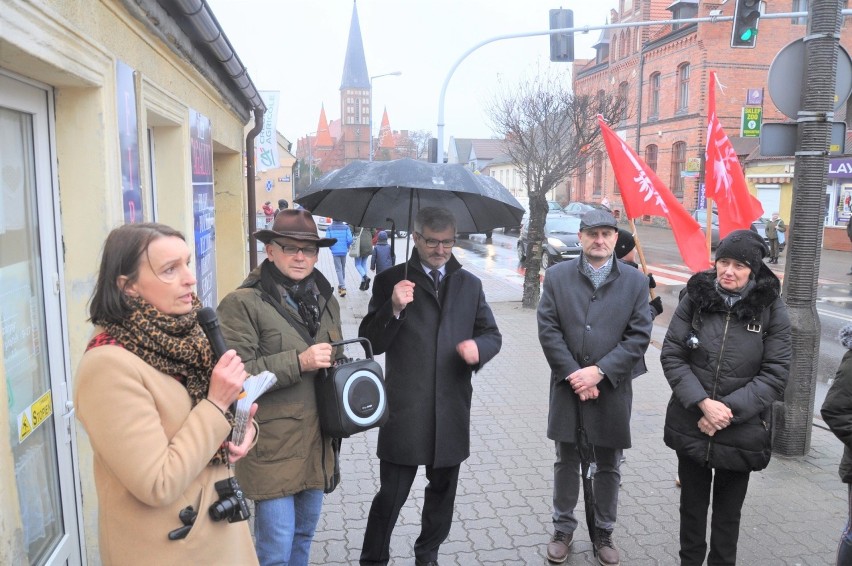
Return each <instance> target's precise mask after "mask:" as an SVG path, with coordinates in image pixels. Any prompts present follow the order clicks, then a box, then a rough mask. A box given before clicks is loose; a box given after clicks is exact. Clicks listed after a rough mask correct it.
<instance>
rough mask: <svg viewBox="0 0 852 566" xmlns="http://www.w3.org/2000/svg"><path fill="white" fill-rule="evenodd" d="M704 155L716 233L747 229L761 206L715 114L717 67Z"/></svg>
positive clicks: (723, 233)
mask: <svg viewBox="0 0 852 566" xmlns="http://www.w3.org/2000/svg"><path fill="white" fill-rule="evenodd" d="M705 158H706V159H705V166H704V167H705V173H704V183H705V187H706V188H707V189H706V190H707V196H708V197H710V198H712V199H713V200H714V201H716V209H717V211H718V213H719V237H720V238H724V237H725V236H727V235H728V234H730V233H731V232H733V231H734V230H748V229H750V228H751V223H752V222H753V221H755V220H757V219H758V218H760V217H761V216H762V215H763V206H762V205H761V204H760V201H759V200H757V199H756V198H754V196H752V194H751V193H749V192H748V185H746V180H745V176H744V175H743V170H742V167H740V161H739V159H737V154H736V152H735V151H734V147H733V146H732V145H731V140H729V139H728V136H727V135H725V131H724V130H723V129H722V124H721V123H719V117H718V116H717V115H716V71H710V94H709V97H708V100H707V150H706V152H705Z"/></svg>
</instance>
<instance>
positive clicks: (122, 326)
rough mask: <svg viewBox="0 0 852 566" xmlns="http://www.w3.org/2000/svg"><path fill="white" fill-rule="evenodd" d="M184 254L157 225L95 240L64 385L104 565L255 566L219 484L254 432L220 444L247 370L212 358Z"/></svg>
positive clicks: (232, 501)
mask: <svg viewBox="0 0 852 566" xmlns="http://www.w3.org/2000/svg"><path fill="white" fill-rule="evenodd" d="M191 255H192V254H191V252H190V249H189V247H188V246H187V244H186V241H185V240H184V237H183V235H182V234H181V233H180V232H178V231H177V230H174V229H172V228H170V227H168V226H165V225H163V224H155V223H142V224H127V225H124V226H121V227H119V228H116V229H115V230H113V231H112V232H111V233H110V234H109V236H108V237H107V240H106V242H105V244H104V249H103V256H102V259H101V265H100V270H99V273H98V278H97V282H96V284H95V290H94V293H93V295H92V298H91V300H90V304H89V314H90V319H91V321H92V323H94V325H95V330H94V334H93V338H92V340H91V342H90V343H89V345H88V347H87V349H86V352H85V354H84V355H83V358H82V360H81V362H80V366H79V369H78V371H77V375H76V378H75V406H76V408H77V418H78V419H79V420H80V422H81V423H82V424H83V427H84V428H85V429H86V432H87V433H88V436H89V440H90V442H91V446H92V452H93V459H94V474H95V486H96V488H97V493H98V510H99V518H98V522H99V531H100V532H99V541H100V555H101V561H102V562H103V564H122V565H128V564H256V563H257V558H256V555H255V552H254V545H253V544H252V540H251V534H250V532H249V527H248V522H247V521H245V520H244V517H243V514H244V513H243V509H242V507H241V505H240V503H241V502H242V492H241V491H240V490H239V488H238V486H237V485H236V483H235V482H231V481H230V480H231V476H232V474H231V470H230V464H232V463H234V462H236V461H237V460H238V459H240V458H241V457H242V456H243V455H245V454H246V452H247V451H248V449H249V447H250V446H251V445H252V443H253V442H254V439H255V436H256V430H255V429H254V427H249V430H248V431H247V432H246V436H245V440H244V441H243V443H242V444H241V445H239V446H237V445H234V444H233V443H231V442H228V437H229V435H230V432H231V427H232V422H233V416H232V415H231V413H230V411H229V407H230V406H231V404H232V403H233V402H234V401H235V400H236V399H237V397H238V395H239V394H240V391H241V389H242V385H243V382H244V381H245V377H246V373H245V371H244V368H243V364H242V361H241V360H240V358H239V357H238V356H237V355H236V353H235V352H234V351H233V350H229V351H228V352H226V353H225V355H223V356H222V357H221V359H219V360H216V356H215V355H214V353H213V351H212V349H211V347H210V343H209V341H208V340H207V337H206V336H205V334H204V332H203V331H202V329H201V327H200V326H199V324H198V321H197V319H196V313H197V312H198V310H199V309H200V307H201V304H200V302H199V300H198V298H197V297H196V295H195V293H194V292H193V287H194V285H195V283H196V280H195V275H194V267H192V266H191V265H190V258H191ZM254 410H256V406H255V407H254V408H253V411H252V415H253V414H254ZM223 480H224V481H223ZM216 504H218V507H217V509H218V511H219V512H218V513H213V514H211V513H210V509H211V506H214V505H216ZM214 515H215V516H218V517H219V519H218V520H217V519H216V518H214ZM246 518H247V517H246ZM232 521H233V522H232Z"/></svg>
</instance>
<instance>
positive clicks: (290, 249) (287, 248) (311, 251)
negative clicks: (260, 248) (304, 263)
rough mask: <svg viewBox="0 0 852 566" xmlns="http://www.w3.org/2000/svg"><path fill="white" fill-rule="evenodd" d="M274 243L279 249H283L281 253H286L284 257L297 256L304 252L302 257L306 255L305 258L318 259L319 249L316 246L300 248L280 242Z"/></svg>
mask: <svg viewBox="0 0 852 566" xmlns="http://www.w3.org/2000/svg"><path fill="white" fill-rule="evenodd" d="M272 241H273V242H275V243H276V244H277V245H278V247H279V248H281V251H282V252H283V253H284V255H297V254H298V253H299V252H302V255H304V256H305V257H316V256H317V254H318V253H319V248H318V247H316V246H305V247H303V248H300V247H298V246H292V245H290V244H282V243H280V242H277V241H276V240H272Z"/></svg>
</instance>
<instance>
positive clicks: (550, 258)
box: [518, 212, 583, 269]
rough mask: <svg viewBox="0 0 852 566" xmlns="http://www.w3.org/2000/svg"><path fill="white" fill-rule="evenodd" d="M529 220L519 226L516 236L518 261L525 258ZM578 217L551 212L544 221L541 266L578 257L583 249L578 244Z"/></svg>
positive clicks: (548, 265) (545, 267)
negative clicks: (519, 231)
mask: <svg viewBox="0 0 852 566" xmlns="http://www.w3.org/2000/svg"><path fill="white" fill-rule="evenodd" d="M528 227H529V222H528V221H525V222H524V224H523V226H521V233H520V235H519V236H518V261H521V262H522V261H524V260H525V259H526V251H527V244H528V239H529V238H528V236H527V233H528ZM579 234H580V218H579V217H578V216H575V215H573V214H565V213H564V212H552V213H550V214H548V215H547V218H546V219H545V222H544V240H543V242H542V250H543V251H542V254H541V268H542V269H547V268H548V267H550V266H551V265H553V264H555V263H559V262H560V261H565V260H566V259H571V258H574V257H578V256H579V255H580V253H581V252H582V251H583V248H582V247H581V246H580V236H579Z"/></svg>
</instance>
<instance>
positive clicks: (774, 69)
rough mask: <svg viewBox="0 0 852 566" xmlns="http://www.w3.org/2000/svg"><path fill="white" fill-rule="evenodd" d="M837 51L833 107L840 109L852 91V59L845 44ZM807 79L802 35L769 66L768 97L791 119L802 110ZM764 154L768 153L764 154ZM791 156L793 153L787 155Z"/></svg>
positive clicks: (784, 48) (785, 48) (783, 49)
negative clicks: (804, 84) (804, 85)
mask: <svg viewBox="0 0 852 566" xmlns="http://www.w3.org/2000/svg"><path fill="white" fill-rule="evenodd" d="M837 47H838V50H837V80H836V82H835V83H834V109H835V110H839V109H840V107H841V106H843V103H844V102H846V99H847V98H849V94H850V93H852V58H850V57H849V53H848V52H847V51H846V49H844V48H843V46H842V45H838V46H837ZM804 80H805V42H804V40H803V39H802V38H799V39H797V40H795V41H793V42H792V43H789V44H787V45H786V46H784V47H783V48H782V49H781V51H779V52H778V54H777V55H776V56H775V59H773V60H772V64H771V65H769V77H768V80H767V82H768V86H769V96H770V97H772V102H774V103H775V106H777V107H778V110H780V111H781V112H782V113H783V114H784V115H785V116H787V117H788V118H790V119H791V120H795V119H796V118H797V117H798V114H799V110H801V109H802V87H803V82H804ZM763 155H766V154H765V153H764V154H763ZM787 155H790V154H787Z"/></svg>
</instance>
